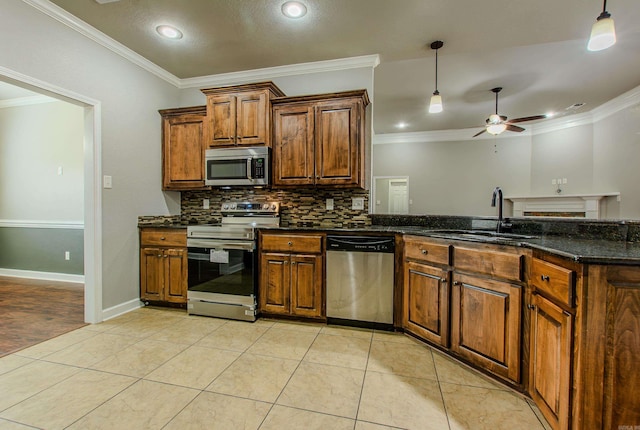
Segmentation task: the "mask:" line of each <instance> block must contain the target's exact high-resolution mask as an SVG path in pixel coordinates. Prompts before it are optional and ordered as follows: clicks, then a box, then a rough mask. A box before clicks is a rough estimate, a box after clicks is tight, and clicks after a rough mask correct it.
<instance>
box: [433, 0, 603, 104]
mask: <svg viewBox="0 0 640 430" xmlns="http://www.w3.org/2000/svg"><path fill="white" fill-rule="evenodd" d="M605 1H606V0H605ZM434 94H440V93H439V92H438V50H437V49H436V92H435V93H434Z"/></svg>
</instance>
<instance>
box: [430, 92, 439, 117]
mask: <svg viewBox="0 0 640 430" xmlns="http://www.w3.org/2000/svg"><path fill="white" fill-rule="evenodd" d="M440 112H442V96H441V95H440V93H438V92H437V91H436V92H434V93H433V95H432V96H431V102H430V103H429V113H440Z"/></svg>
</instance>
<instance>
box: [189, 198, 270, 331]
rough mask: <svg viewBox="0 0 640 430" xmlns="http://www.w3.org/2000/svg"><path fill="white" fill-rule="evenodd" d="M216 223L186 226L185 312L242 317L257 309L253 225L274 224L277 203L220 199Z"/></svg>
mask: <svg viewBox="0 0 640 430" xmlns="http://www.w3.org/2000/svg"><path fill="white" fill-rule="evenodd" d="M221 213H222V221H221V224H219V225H193V226H188V227H187V248H188V259H189V274H188V286H189V289H188V292H187V312H188V313H189V314H192V315H205V316H212V317H220V318H230V319H236V320H244V321H255V320H256V313H257V285H258V281H257V276H256V275H257V267H258V257H257V252H256V227H260V226H279V225H280V204H279V203H277V202H225V203H223V204H222V206H221Z"/></svg>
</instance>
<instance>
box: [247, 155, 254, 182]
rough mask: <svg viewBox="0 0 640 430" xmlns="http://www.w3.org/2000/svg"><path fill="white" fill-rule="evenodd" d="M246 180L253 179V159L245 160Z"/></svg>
mask: <svg viewBox="0 0 640 430" xmlns="http://www.w3.org/2000/svg"><path fill="white" fill-rule="evenodd" d="M247 179H253V158H251V157H249V158H247Z"/></svg>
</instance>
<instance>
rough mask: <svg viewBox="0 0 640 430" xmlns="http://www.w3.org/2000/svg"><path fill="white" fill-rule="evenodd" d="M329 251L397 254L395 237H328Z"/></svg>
mask: <svg viewBox="0 0 640 430" xmlns="http://www.w3.org/2000/svg"><path fill="white" fill-rule="evenodd" d="M327 251H349V252H383V253H393V252H395V240H394V238H393V236H327Z"/></svg>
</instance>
